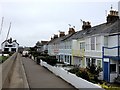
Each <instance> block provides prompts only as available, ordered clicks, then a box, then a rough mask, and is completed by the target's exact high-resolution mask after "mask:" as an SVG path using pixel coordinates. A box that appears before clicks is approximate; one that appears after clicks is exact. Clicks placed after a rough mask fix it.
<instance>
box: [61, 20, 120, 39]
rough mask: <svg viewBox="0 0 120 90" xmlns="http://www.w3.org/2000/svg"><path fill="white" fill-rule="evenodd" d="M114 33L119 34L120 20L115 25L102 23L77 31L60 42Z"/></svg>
mask: <svg viewBox="0 0 120 90" xmlns="http://www.w3.org/2000/svg"><path fill="white" fill-rule="evenodd" d="M114 33H120V19H119V20H117V21H116V22H115V23H108V24H107V23H103V24H100V25H97V26H94V27H91V28H89V29H86V30H80V31H77V32H76V33H75V34H73V35H72V36H71V37H68V38H64V39H63V40H62V41H65V40H66V41H69V40H72V39H81V38H85V37H88V36H92V35H96V34H97V35H111V34H114Z"/></svg>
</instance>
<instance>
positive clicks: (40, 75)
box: [22, 57, 76, 90]
mask: <svg viewBox="0 0 120 90" xmlns="http://www.w3.org/2000/svg"><path fill="white" fill-rule="evenodd" d="M22 61H23V64H24V68H25V71H26V75H27V79H28V83H29V87H30V88H68V89H70V90H71V89H72V90H76V89H75V88H74V87H73V86H72V85H70V84H68V83H67V82H65V81H64V80H62V79H61V78H59V77H57V76H56V75H54V74H53V73H51V72H50V71H48V70H47V69H45V68H44V67H42V66H40V65H37V64H36V63H35V62H34V61H33V60H31V59H29V58H25V57H22Z"/></svg>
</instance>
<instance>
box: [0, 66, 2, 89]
mask: <svg viewBox="0 0 120 90" xmlns="http://www.w3.org/2000/svg"><path fill="white" fill-rule="evenodd" d="M1 89H2V64H0V90H1Z"/></svg>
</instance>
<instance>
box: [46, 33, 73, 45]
mask: <svg viewBox="0 0 120 90" xmlns="http://www.w3.org/2000/svg"><path fill="white" fill-rule="evenodd" d="M73 34H74V33H71V34H67V35H65V36H62V37H58V38H56V39H53V40H51V41H49V42H48V44H55V43H59V42H61V41H62V40H64V39H65V38H68V37H71V36H72V35H73Z"/></svg>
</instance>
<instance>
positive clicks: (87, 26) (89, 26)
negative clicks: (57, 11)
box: [82, 21, 91, 30]
mask: <svg viewBox="0 0 120 90" xmlns="http://www.w3.org/2000/svg"><path fill="white" fill-rule="evenodd" d="M89 28H91V24H90V22H89V21H87V22H85V21H83V25H82V29H83V30H85V29H89Z"/></svg>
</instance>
